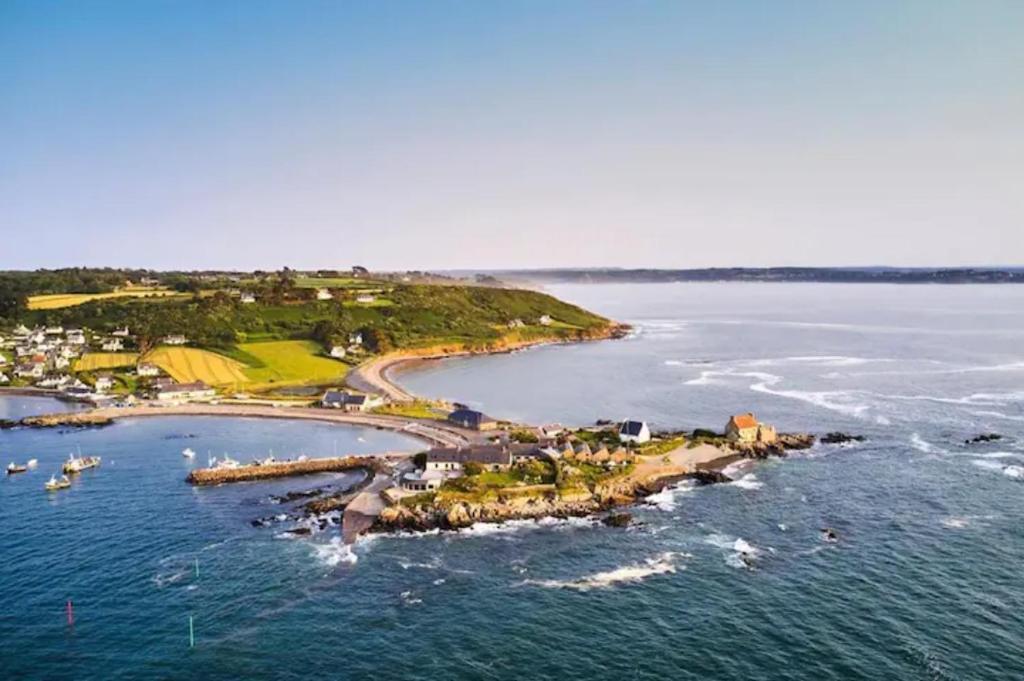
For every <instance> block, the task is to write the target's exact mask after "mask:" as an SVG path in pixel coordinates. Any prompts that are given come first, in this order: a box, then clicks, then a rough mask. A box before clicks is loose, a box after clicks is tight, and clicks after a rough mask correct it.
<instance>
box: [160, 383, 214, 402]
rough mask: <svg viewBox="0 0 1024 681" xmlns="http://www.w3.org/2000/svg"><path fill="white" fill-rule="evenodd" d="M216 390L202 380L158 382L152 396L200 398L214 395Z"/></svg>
mask: <svg viewBox="0 0 1024 681" xmlns="http://www.w3.org/2000/svg"><path fill="white" fill-rule="evenodd" d="M157 381H158V382H159V379H157ZM216 395H217V391H216V390H214V389H213V388H211V387H210V386H208V385H206V384H205V383H203V382H202V381H196V382H195V383H172V384H170V385H167V384H164V383H159V384H158V385H157V386H156V387H155V388H154V390H153V397H154V398H156V399H157V400H161V401H170V400H202V399H209V398H211V397H215V396H216Z"/></svg>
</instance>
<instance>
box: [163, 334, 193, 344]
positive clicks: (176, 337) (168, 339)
mask: <svg viewBox="0 0 1024 681" xmlns="http://www.w3.org/2000/svg"><path fill="white" fill-rule="evenodd" d="M163 343H164V345H185V344H186V343H188V338H185V336H182V335H181V334H177V333H176V334H172V335H170V336H164V338H163Z"/></svg>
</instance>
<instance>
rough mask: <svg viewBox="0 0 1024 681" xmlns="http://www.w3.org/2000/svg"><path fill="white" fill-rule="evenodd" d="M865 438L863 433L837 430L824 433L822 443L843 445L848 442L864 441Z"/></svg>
mask: <svg viewBox="0 0 1024 681" xmlns="http://www.w3.org/2000/svg"><path fill="white" fill-rule="evenodd" d="M865 439H866V438H865V437H864V436H863V435H850V434H849V433H841V432H839V431H836V432H833V433H825V434H824V435H822V436H821V443H822V444H825V445H842V444H846V443H848V442H864V440H865Z"/></svg>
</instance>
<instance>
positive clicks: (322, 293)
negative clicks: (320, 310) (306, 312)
mask: <svg viewBox="0 0 1024 681" xmlns="http://www.w3.org/2000/svg"><path fill="white" fill-rule="evenodd" d="M333 297H334V296H333V295H331V292H330V291H328V290H327V289H325V288H318V289H317V290H316V299H317V300H330V299H331V298H333Z"/></svg>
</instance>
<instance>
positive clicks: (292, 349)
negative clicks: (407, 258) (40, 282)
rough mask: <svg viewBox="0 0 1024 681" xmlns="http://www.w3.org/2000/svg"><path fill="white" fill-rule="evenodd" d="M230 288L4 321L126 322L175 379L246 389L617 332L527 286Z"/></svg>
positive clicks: (307, 281)
mask: <svg viewBox="0 0 1024 681" xmlns="http://www.w3.org/2000/svg"><path fill="white" fill-rule="evenodd" d="M357 281H360V283H359V286H361V288H356V287H355V286H356V282H357ZM317 288H328V289H329V290H331V292H332V295H333V298H332V299H330V300H316V296H315V293H316V289H317ZM229 291H230V289H228V288H216V289H204V290H197V291H194V292H193V293H191V294H184V295H177V296H168V297H166V298H162V299H155V298H148V299H137V298H132V297H127V296H124V297H111V296H104V297H101V298H92V299H85V300H82V301H81V302H77V304H75V305H70V306H66V307H54V308H49V309H25V310H22V311H20V312H19V313H18V315H17V316H16V317H15V318H8V319H7V320H5V321H6V322H7V323H8V324H10V325H11V326H13V325H14V324H18V323H24V324H26V325H28V326H34V325H44V324H45V325H58V324H59V325H63V326H64V327H66V328H67V327H87V328H91V329H94V330H96V331H98V332H107V331H112V330H114V329H115V328H122V327H125V326H127V327H128V328H129V329H131V331H132V333H133V334H135V335H136V336H137V339H138V345H139V347H138V350H139V351H140V353H141V354H142V355H143V356H144V357H145V359H146V360H147V361H151V362H153V363H156V364H158V365H160V366H162V367H163V368H164V369H165V371H167V372H168V373H170V374H171V375H172V376H174V377H175V378H178V379H179V380H204V381H206V382H208V383H211V384H215V385H220V386H225V387H227V386H234V387H236V388H245V389H247V390H260V389H267V388H273V387H279V386H288V385H304V384H306V385H309V384H315V385H322V384H329V383H336V382H338V381H340V380H341V378H343V377H344V375H345V373H346V372H347V370H348V368H349V367H350V366H351V365H352V364H355V363H358V362H360V361H362V360H364V359H367V358H369V357H371V356H373V355H378V354H383V353H386V352H390V351H393V350H403V349H415V348H422V347H430V346H436V345H442V344H443V345H447V346H449V347H451V346H461V347H464V348H466V349H483V348H487V347H488V346H493V345H498V344H500V343H503V342H507V341H521V340H560V339H561V340H571V339H583V338H592V337H598V336H601V335H605V334H607V332H608V330H609V329H610V328H611V326H612V324H611V322H609V321H608V320H606V319H604V318H602V317H599V316H597V315H595V314H593V313H590V312H587V311H586V310H583V309H581V308H579V307H577V306H575V305H570V304H569V303H566V302H563V301H560V300H557V299H556V298H553V297H552V296H549V295H546V294H543V293H539V292H536V291H527V290H519V289H503V288H487V287H480V286H459V285H452V286H447V285H419V284H401V283H394V282H370V281H366V280H354V279H341V278H335V279H326V278H324V279H321V278H317V277H305V278H303V279H301V280H299V281H297V282H289V283H288V285H285V286H280V287H275V288H270V287H267V288H265V289H263V290H261V292H260V293H258V294H257V302H256V303H255V304H243V303H242V302H241V300H240V298H239V296H238V294H237V291H235V293H234V295H232V294H231V293H230V292H229ZM369 291H373V292H374V295H375V296H376V299H375V301H374V302H373V303H361V302H359V301H357V300H356V298H357V296H358V295H359V293H360V292H362V293H364V294H365V293H368V292H369ZM380 301H386V304H377V303H379V302H380ZM542 318H544V321H545V322H547V323H546V324H542V323H541V320H542ZM171 334H184V335H185V336H187V337H188V338H189V340H190V342H191V347H190V348H166V347H161V346H160V339H161V338H162V337H164V336H167V335H171ZM354 334H359V335H361V337H362V341H363V342H362V345H361V347H356V348H355V349H354V350H353V351H351V352H350V354H349V356H348V357H347V358H346V359H345V361H344V362H342V361H338V360H336V359H333V358H330V357H328V356H327V352H328V351H329V349H330V347H331V346H332V345H335V344H338V345H342V346H346V347H347V346H349V345H350V342H349V341H350V336H352V335H354ZM99 359H100V358H99V357H96V358H95V361H96V362H97V363H99ZM90 361H91V360H90ZM104 363H105V362H104ZM91 368H100V367H99V366H97V367H91Z"/></svg>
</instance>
